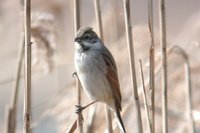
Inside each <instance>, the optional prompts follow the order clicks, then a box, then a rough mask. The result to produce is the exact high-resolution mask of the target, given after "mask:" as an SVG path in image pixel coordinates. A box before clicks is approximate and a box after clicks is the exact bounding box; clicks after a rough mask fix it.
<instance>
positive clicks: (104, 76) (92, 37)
mask: <svg viewBox="0 0 200 133" xmlns="http://www.w3.org/2000/svg"><path fill="white" fill-rule="evenodd" d="M74 41H75V59H74V64H75V70H76V73H77V75H78V78H79V80H80V83H81V85H82V88H83V90H84V92H85V93H86V95H87V96H88V97H89V98H90V99H91V100H93V102H92V103H91V104H93V103H96V102H102V103H105V104H106V105H107V107H108V108H109V109H110V110H111V111H112V112H114V114H115V117H116V118H117V123H118V126H119V128H120V130H121V132H122V133H126V130H125V126H124V124H123V121H122V117H121V114H120V112H121V110H122V106H121V101H122V97H121V92H120V84H119V80H118V73H117V65H116V63H115V60H114V58H113V56H112V54H111V52H110V51H109V50H108V48H106V46H105V45H104V43H103V42H102V40H101V39H100V38H99V37H98V35H97V34H96V33H95V31H93V28H92V27H89V26H84V27H81V28H80V29H79V30H78V31H77V34H76V37H75V39H74ZM91 104H88V105H87V106H85V107H81V106H76V107H78V111H80V110H83V109H85V108H86V107H88V106H90V105H91Z"/></svg>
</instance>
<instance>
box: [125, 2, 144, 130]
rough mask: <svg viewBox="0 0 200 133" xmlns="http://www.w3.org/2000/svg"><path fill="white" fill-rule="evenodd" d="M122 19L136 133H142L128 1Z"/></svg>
mask: <svg viewBox="0 0 200 133" xmlns="http://www.w3.org/2000/svg"><path fill="white" fill-rule="evenodd" d="M124 18H125V28H126V39H127V45H128V53H129V63H130V72H131V81H132V82H131V83H132V86H133V98H134V99H133V101H134V105H135V109H136V118H137V124H138V125H137V127H138V133H142V132H143V129H142V119H141V112H140V101H139V98H138V90H137V89H138V88H137V80H136V73H135V58H134V49H133V48H134V47H133V40H132V31H131V30H132V28H131V15H130V3H129V0H124Z"/></svg>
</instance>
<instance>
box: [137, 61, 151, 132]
mask: <svg viewBox="0 0 200 133" xmlns="http://www.w3.org/2000/svg"><path fill="white" fill-rule="evenodd" d="M139 66H140V75H141V84H142V90H143V91H142V92H143V99H144V107H145V112H146V117H147V125H148V129H149V132H150V133H152V129H151V128H152V127H151V120H150V111H149V108H148V103H147V96H146V91H145V85H144V74H143V68H142V61H141V60H139Z"/></svg>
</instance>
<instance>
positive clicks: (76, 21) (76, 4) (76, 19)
mask: <svg viewBox="0 0 200 133" xmlns="http://www.w3.org/2000/svg"><path fill="white" fill-rule="evenodd" d="M79 4H80V3H79V0H74V31H75V34H76V32H77V31H78V29H79V28H80V11H79V7H80V6H79ZM76 89H77V105H78V106H81V89H80V81H79V78H78V75H76ZM77 114H78V118H77V127H78V132H79V133H83V121H82V120H83V117H82V112H79V113H77Z"/></svg>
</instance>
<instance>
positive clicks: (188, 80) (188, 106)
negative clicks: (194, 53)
mask: <svg viewBox="0 0 200 133" xmlns="http://www.w3.org/2000/svg"><path fill="white" fill-rule="evenodd" d="M173 50H176V51H175V52H177V53H179V54H180V55H181V56H182V57H183V58H184V70H185V89H186V110H187V115H188V116H187V117H188V118H187V119H188V126H189V132H190V133H195V125H194V120H193V115H192V92H191V91H192V85H191V72H190V71H191V68H190V63H189V58H188V55H187V53H186V52H185V51H184V50H183V49H182V48H181V47H179V46H177V45H175V46H173Z"/></svg>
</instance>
